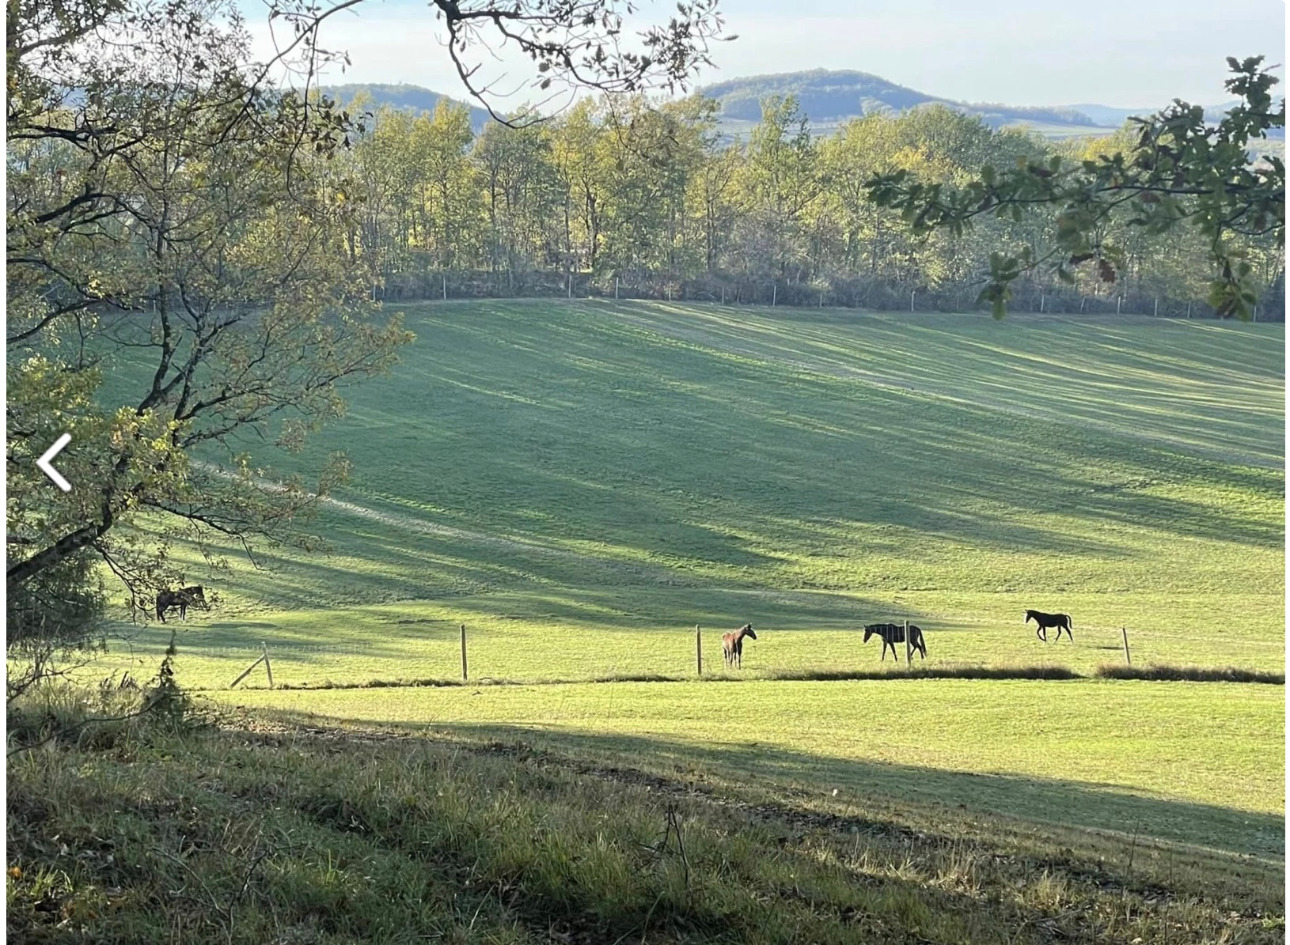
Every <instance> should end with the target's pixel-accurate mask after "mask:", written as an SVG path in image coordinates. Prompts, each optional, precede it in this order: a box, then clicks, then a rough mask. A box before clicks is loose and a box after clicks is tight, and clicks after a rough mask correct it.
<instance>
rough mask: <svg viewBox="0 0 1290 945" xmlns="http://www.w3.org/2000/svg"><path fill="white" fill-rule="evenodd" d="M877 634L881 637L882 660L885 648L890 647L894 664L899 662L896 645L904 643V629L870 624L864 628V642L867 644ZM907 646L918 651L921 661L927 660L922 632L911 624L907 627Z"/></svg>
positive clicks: (891, 625)
mask: <svg viewBox="0 0 1290 945" xmlns="http://www.w3.org/2000/svg"><path fill="white" fill-rule="evenodd" d="M874 634H877V635H878V636H880V637H882V658H883V659H884V660H885V659H886V658H887V647H891V655H892V656H893V657H895V659H896V662H900V654H898V653H897V652H896V644H897V643H904V642H905V628H904V627H903V626H901V625H900V624H898V623H871V624H869V625H868V626H866V627H865V628H864V642H865V643H868V642H869V638H870V637H871V636H873V635H874ZM909 645H910V646H911V647H913V648H914V649H915V650H917V651H918V653H919V655H920V656H921V657H922V658H923V659H927V644H926V643H924V642H923V631H922V630H921V629H919V628H918V627H916V626H914V625H913V624H912V623H911V624H910V625H909Z"/></svg>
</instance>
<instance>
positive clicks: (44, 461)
mask: <svg viewBox="0 0 1290 945" xmlns="http://www.w3.org/2000/svg"><path fill="white" fill-rule="evenodd" d="M70 442H72V435H71V434H70V433H64V434H63V435H62V436H60V437H59V438H58V439H56V440H55V441H54V445H53V446H51V447H50V448H49V449H47V450H45V452H44V453H43V454H41V457H40V459H38V460H36V465H37V466H39V467H40V471H41V472H43V473H44V474H45V475H46V476H48V477H49V478H50V480H51V481H52V482H53V483H54V485H56V486H58V488H60V489H62V490H63V491H64V492H71V491H72V484H71V483H70V482H68V481H67V480H66V479H64V478H63V476H62V473H60V472H59V471H58V470H57V469H55V468H54V466H53V464H52V463H51V460H52V459H53V458H54V457H55V456H57V455H58V454H59V453H61V452H62V451H63V447H64V446H66V445H67V444H68V443H70Z"/></svg>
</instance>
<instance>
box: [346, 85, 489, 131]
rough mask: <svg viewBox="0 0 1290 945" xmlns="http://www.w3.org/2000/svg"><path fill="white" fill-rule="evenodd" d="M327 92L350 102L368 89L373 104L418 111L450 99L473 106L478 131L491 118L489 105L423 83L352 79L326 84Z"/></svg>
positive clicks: (472, 120)
mask: <svg viewBox="0 0 1290 945" xmlns="http://www.w3.org/2000/svg"><path fill="white" fill-rule="evenodd" d="M323 92H324V93H325V94H327V95H330V96H331V97H332V98H334V99H336V101H338V102H342V103H344V104H346V105H348V104H349V103H350V102H352V101H353V100H354V99H355V98H356V97H357V96H358V94H359V93H360V92H365V93H367V95H368V96H369V97H370V98H371V100H372V108H377V107H379V106H381V105H389V106H391V107H393V108H402V109H406V110H408V111H413V112H417V113H420V112H433V111H434V110H435V108H436V107H437V106H438V105H439V102H440V100H443V99H446V100H447V101H448V102H449V103H451V104H453V105H460V106H463V107H465V108H468V109H469V110H470V125H471V127H472V128H474V129H475V130H476V131H479V130H480V129H481V128H483V127H484V125H486V124H488V122H489V120H490V116H489V114H488V111H487V109H483V108H480V107H479V106H477V105H469V104H467V103H466V102H463V101H461V100H460V99H455V98H451V97H449V96H447V95H440V94H439V93H438V92H432V91H430V90H429V89H423V88H422V87H421V86H419V85H406V84H403V83H400V84H398V85H380V84H371V83H352V84H349V85H331V86H325V87H324V88H323Z"/></svg>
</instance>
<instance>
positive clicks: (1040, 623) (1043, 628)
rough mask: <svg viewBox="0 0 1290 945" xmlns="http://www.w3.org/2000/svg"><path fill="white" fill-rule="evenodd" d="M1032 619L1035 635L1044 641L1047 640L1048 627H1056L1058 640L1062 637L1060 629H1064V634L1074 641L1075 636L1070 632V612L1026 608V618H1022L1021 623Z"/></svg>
mask: <svg viewBox="0 0 1290 945" xmlns="http://www.w3.org/2000/svg"><path fill="white" fill-rule="evenodd" d="M1032 619H1033V620H1034V621H1035V624H1036V627H1035V636H1037V637H1039V639H1041V640H1043V641H1044V642H1045V643H1047V642H1048V628H1049V627H1056V628H1057V639H1059V640H1060V639H1061V638H1062V631H1063V630H1065V631H1066V635H1067V636H1068V637H1070V641H1071V642H1072V643H1074V642H1075V637H1074V635H1073V634H1072V633H1071V615H1070V614H1046V613H1044V612H1043V611H1042V610H1028V611H1026V619H1025V620H1023V621H1022V623H1030V621H1031V620H1032Z"/></svg>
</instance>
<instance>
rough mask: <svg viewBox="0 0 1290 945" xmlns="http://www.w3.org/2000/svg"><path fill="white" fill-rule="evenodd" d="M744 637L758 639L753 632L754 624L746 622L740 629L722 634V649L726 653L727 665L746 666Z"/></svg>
mask: <svg viewBox="0 0 1290 945" xmlns="http://www.w3.org/2000/svg"><path fill="white" fill-rule="evenodd" d="M744 637H747V638H748V639H750V640H756V639H757V634H755V633H753V628H752V624H750V623H746V624H744V625H743V626H742V627H740V628H739V629H738V630H734V631H731V632H730V633H723V634H722V635H721V651H722V653H724V654H725V657H726V665H727V666H736V665H737V666H738V667H739V668H740V669H743V668H744Z"/></svg>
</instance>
